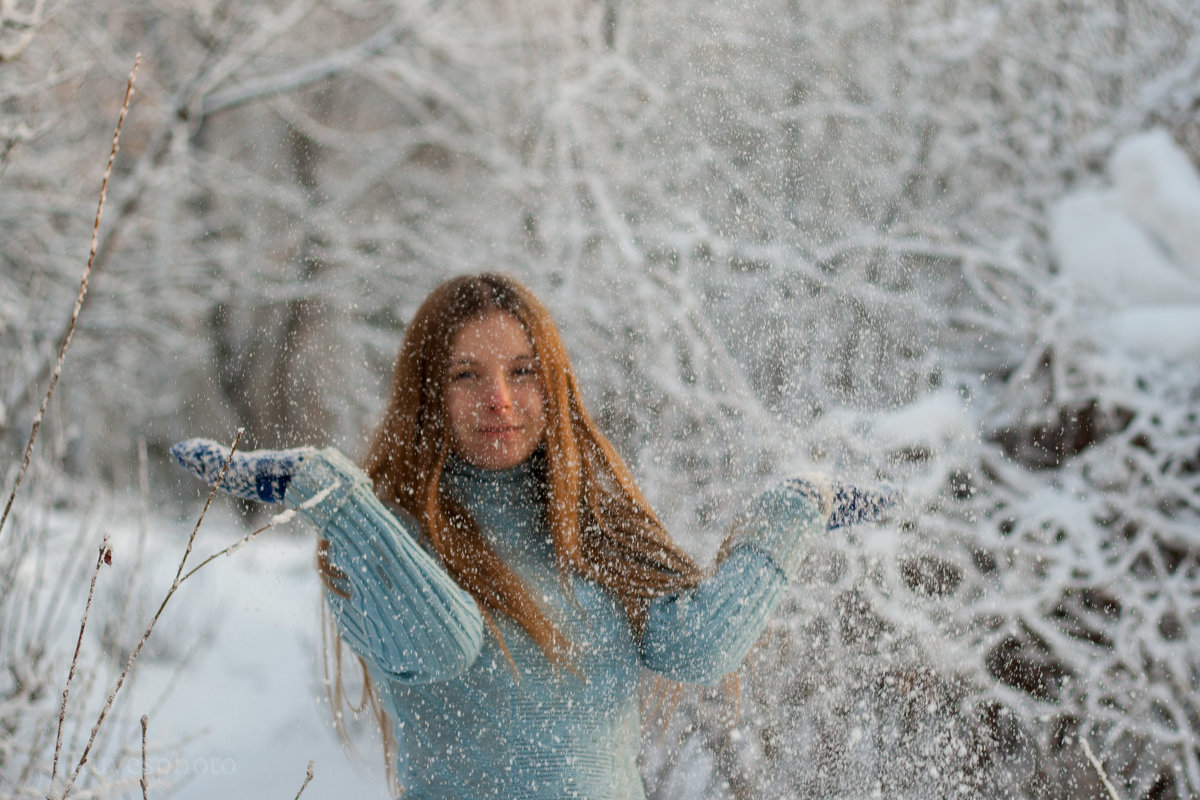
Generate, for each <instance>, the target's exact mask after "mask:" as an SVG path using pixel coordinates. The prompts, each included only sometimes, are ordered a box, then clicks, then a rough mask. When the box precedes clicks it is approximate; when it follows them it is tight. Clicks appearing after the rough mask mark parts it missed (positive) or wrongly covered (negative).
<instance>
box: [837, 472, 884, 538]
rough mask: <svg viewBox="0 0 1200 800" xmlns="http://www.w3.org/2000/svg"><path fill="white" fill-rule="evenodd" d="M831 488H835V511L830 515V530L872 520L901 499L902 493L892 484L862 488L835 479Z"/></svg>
mask: <svg viewBox="0 0 1200 800" xmlns="http://www.w3.org/2000/svg"><path fill="white" fill-rule="evenodd" d="M830 488H832V489H833V511H832V513H830V515H829V530H833V529H835V528H845V527H848V526H850V525H857V524H858V523H860V522H872V521H874V520H876V519H878V518H879V517H880V516H882V514H883V512H884V511H885V510H886V509H888V508H891V507H892V506H894V505H896V502H897V501H898V500H899V499H900V493H899V492H897V491H896V490H895V489H893V488H892V487H890V486H879V487H875V488H871V489H860V488H859V487H857V486H851V485H850V484H848V483H839V482H837V481H834V482H833V483H832V486H831V487H830Z"/></svg>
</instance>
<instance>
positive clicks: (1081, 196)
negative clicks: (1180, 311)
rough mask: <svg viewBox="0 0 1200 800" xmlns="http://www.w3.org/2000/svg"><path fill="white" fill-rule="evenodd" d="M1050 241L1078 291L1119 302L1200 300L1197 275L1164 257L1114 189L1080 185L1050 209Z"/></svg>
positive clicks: (1122, 304)
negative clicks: (1077, 189)
mask: <svg viewBox="0 0 1200 800" xmlns="http://www.w3.org/2000/svg"><path fill="white" fill-rule="evenodd" d="M1050 246H1051V248H1052V249H1053V250H1054V253H1055V255H1056V256H1057V260H1058V265H1059V269H1060V270H1061V272H1062V275H1063V276H1064V277H1065V278H1067V279H1068V280H1070V281H1071V282H1072V283H1073V284H1074V285H1075V286H1076V288H1077V289H1078V290H1079V291H1080V293H1081V294H1082V295H1084V296H1086V297H1090V298H1091V299H1094V300H1099V301H1101V302H1102V303H1105V304H1109V305H1111V306H1114V307H1117V308H1128V307H1130V306H1137V305H1144V304H1159V303H1176V302H1182V303H1195V302H1200V281H1198V280H1195V279H1193V278H1192V277H1191V276H1189V275H1187V274H1185V273H1184V272H1183V271H1182V270H1180V269H1179V268H1178V267H1176V266H1175V265H1174V264H1172V263H1171V261H1170V260H1169V259H1168V258H1167V255H1166V253H1165V252H1164V251H1163V249H1162V247H1160V246H1159V245H1158V244H1156V243H1155V241H1154V240H1153V239H1152V238H1151V237H1150V234H1149V233H1147V232H1146V230H1145V229H1144V228H1142V227H1141V226H1140V225H1138V224H1137V223H1136V222H1135V221H1134V220H1133V219H1131V218H1130V216H1129V214H1128V213H1127V212H1126V211H1125V207H1124V203H1123V201H1122V199H1121V197H1120V195H1119V194H1118V193H1117V192H1115V191H1113V190H1100V191H1095V190H1082V191H1079V192H1076V193H1074V194H1071V195H1068V196H1067V197H1065V198H1063V199H1062V200H1061V201H1060V202H1059V203H1058V205H1057V206H1056V207H1055V208H1054V210H1053V211H1052V212H1051V217H1050Z"/></svg>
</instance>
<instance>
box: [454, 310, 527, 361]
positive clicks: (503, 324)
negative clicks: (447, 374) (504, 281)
mask: <svg viewBox="0 0 1200 800" xmlns="http://www.w3.org/2000/svg"><path fill="white" fill-rule="evenodd" d="M533 355H534V348H533V342H532V341H531V340H530V336H529V333H528V331H526V330H525V326H524V325H522V324H521V322H520V320H518V319H517V318H516V317H514V316H513V315H512V314H509V313H508V312H506V311H493V312H490V313H488V314H485V315H484V316H482V317H478V318H476V319H473V320H470V321H468V322H467V323H466V324H464V325H463V326H462V327H461V328H459V330H458V332H457V333H456V334H455V335H454V338H453V339H452V340H451V343H450V359H451V360H452V361H463V360H479V359H483V358H501V359H517V358H532V357H533Z"/></svg>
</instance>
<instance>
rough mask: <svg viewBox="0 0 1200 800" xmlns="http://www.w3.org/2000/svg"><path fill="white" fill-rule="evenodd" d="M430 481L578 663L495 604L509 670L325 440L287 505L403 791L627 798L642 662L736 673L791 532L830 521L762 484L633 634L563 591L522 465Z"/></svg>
mask: <svg viewBox="0 0 1200 800" xmlns="http://www.w3.org/2000/svg"><path fill="white" fill-rule="evenodd" d="M444 481H445V482H446V485H447V488H448V489H449V491H450V492H451V493H452V496H453V497H454V498H455V499H456V500H458V501H459V502H461V503H462V504H463V505H464V506H465V507H466V508H467V509H468V510H469V511H470V512H471V514H472V515H473V516H474V518H475V520H476V522H477V523H478V524H479V526H480V529H481V530H482V531H483V533H484V534H485V535H486V536H487V537H488V539H489V541H490V542H491V543H492V545H493V546H494V547H495V548H496V550H497V552H498V554H499V555H500V556H501V557H502V558H503V559H505V561H506V562H507V563H508V564H510V565H511V566H512V567H513V568H514V569H515V570H516V571H517V573H518V574H519V575H520V576H521V577H522V578H523V579H524V580H525V581H526V582H527V584H528V585H529V586H530V587H531V588H532V589H533V590H534V591H535V592H536V593H538V594H540V595H541V597H542V599H543V601H544V603H545V605H546V607H547V608H548V609H549V610H550V613H551V616H552V619H553V620H554V621H555V622H557V623H558V624H559V625H560V626H561V628H562V629H563V630H564V632H565V633H566V634H567V635H568V636H569V637H570V640H571V641H572V643H573V644H574V646H575V656H574V659H575V660H574V664H575V667H576V671H570V670H567V669H563V668H561V667H560V668H555V667H553V666H551V664H550V663H549V662H548V660H547V659H546V658H545V656H544V655H543V654H542V651H541V650H540V649H539V648H538V647H537V645H536V644H534V642H533V641H532V639H530V638H529V637H528V635H526V633H525V632H524V630H523V629H522V628H520V627H519V626H518V625H516V624H515V623H514V622H512V621H511V620H509V619H508V618H506V617H503V615H496V620H495V621H496V623H497V625H498V626H499V628H500V630H501V631H502V633H503V635H504V640H505V643H506V645H507V647H508V651H509V653H510V654H511V656H512V659H513V661H515V663H516V667H517V669H516V672H515V673H514V671H513V669H512V666H511V665H510V663H509V662H508V660H507V659H506V658H505V656H504V654H503V652H502V651H501V649H500V645H499V642H498V641H497V640H496V638H495V636H494V635H492V633H491V632H490V630H489V629H488V628H487V627H486V626H485V625H484V623H483V620H482V618H481V616H480V613H479V610H478V608H477V606H476V604H475V602H474V600H473V599H472V598H471V596H470V595H469V594H467V592H465V591H464V590H462V589H461V588H459V586H458V585H457V584H456V583H455V582H454V581H453V580H452V579H451V578H450V577H449V576H448V575H447V574H446V572H445V571H444V570H443V569H442V568H441V566H440V565H439V563H438V561H437V559H436V558H435V557H433V556H431V555H430V554H429V553H427V552H426V551H425V550H424V549H422V547H421V546H420V544H418V542H417V540H416V538H414V536H412V535H411V534H410V530H411V528H412V526H411V524H410V525H406V524H405V523H402V522H401V521H400V520H399V519H397V517H396V516H394V515H393V514H392V513H390V512H389V511H388V510H387V509H386V508H385V507H384V506H383V505H382V504H381V503H380V502H379V500H378V499H377V498H376V497H375V494H374V493H373V491H372V489H371V486H370V483H369V482H368V480H367V479H366V477H365V476H364V475H363V473H362V472H360V471H359V470H358V469H357V468H356V467H355V466H354V465H353V464H352V463H350V462H349V461H348V460H347V459H346V458H345V457H344V456H342V455H341V454H340V453H338V452H337V451H334V450H325V451H322V452H321V453H319V454H317V455H315V456H313V457H311V458H309V459H307V460H306V461H305V462H304V464H303V465H302V466H301V468H300V469H299V471H298V472H297V473H296V475H295V477H294V478H293V480H292V483H291V485H290V486H289V487H288V489H287V494H286V498H285V499H286V501H287V502H288V504H289V505H293V506H296V505H299V504H301V503H304V502H305V501H309V502H310V505H309V506H308V507H307V508H305V509H304V513H305V514H307V516H308V517H309V518H310V519H311V521H312V522H313V523H314V524H315V525H316V527H317V528H318V529H319V531H320V534H321V536H322V537H324V538H325V539H327V540H328V541H329V560H330V562H331V563H332V564H333V566H335V567H337V568H338V569H340V570H341V571H342V572H344V573H345V574H346V582H345V585H344V586H342V587H340V588H344V589H346V590H348V595H349V596H348V597H345V598H344V597H340V596H338V595H337V594H334V593H327V600H328V602H329V605H330V608H331V609H332V612H333V614H334V617H335V618H336V620H337V622H338V625H339V626H340V630H341V633H342V637H343V639H344V640H345V641H346V642H347V643H348V644H349V645H350V646H351V647H352V648H353V649H354V650H355V651H356V652H358V653H359V654H360V655H362V656H363V658H364V659H365V660H366V662H367V664H368V665H369V668H370V670H371V675H372V678H373V679H374V680H375V683H376V685H377V686H378V687H379V689H380V693H381V699H382V700H383V702H384V703H385V705H386V709H387V711H388V712H389V714H390V715H391V716H392V718H393V720H395V733H396V738H397V741H398V743H399V757H398V764H397V768H398V769H397V772H398V775H399V777H400V780H401V783H402V785H403V786H404V787H405V789H406V791H405V794H404V797H405V798H406V799H408V800H425V798H455V799H456V800H491V799H492V798H495V799H497V800H500V799H503V800H535V799H538V800H540V799H541V798H546V800H550V799H551V798H553V799H554V800H561V799H562V798H586V799H587V800H617V799H618V798H620V800H638V799H640V798H643V797H644V791H643V787H642V782H641V777H640V775H639V772H638V768H637V764H636V756H637V750H638V744H639V740H640V720H639V715H638V698H637V689H638V681H639V676H640V674H641V672H642V670H643V669H650V670H653V671H654V672H657V673H660V674H662V675H665V676H667V677H669V678H673V679H675V680H680V681H696V682H705V683H711V682H714V681H716V680H718V679H720V678H721V677H722V676H723V675H725V674H726V673H729V672H731V671H733V670H734V669H736V668H737V666H738V664H739V663H740V662H741V660H742V658H743V657H744V656H745V654H746V652H747V651H748V650H749V649H750V647H751V645H752V644H753V643H754V641H755V640H756V639H757V638H758V636H759V634H760V633H761V632H762V630H763V627H764V626H765V624H766V622H767V619H768V617H769V616H770V614H771V612H772V611H773V610H774V609H775V607H776V606H777V605H778V603H779V601H780V599H781V598H782V595H783V590H784V588H785V587H786V585H787V582H788V580H789V578H790V577H791V576H792V574H793V573H794V571H795V569H796V568H797V566H798V560H799V558H800V555H801V553H802V547H803V542H804V540H805V539H807V538H808V537H809V536H812V535H815V534H818V533H820V532H822V531H824V530H825V529H826V525H827V521H828V504H827V503H822V502H821V500H820V498H819V496H818V494H817V492H815V491H813V490H812V487H811V486H810V485H808V484H804V483H799V484H797V483H794V482H793V483H790V484H784V485H781V486H779V487H777V488H776V489H774V490H772V491H771V492H768V493H767V494H765V495H763V496H762V497H760V498H759V499H758V500H757V501H756V503H755V504H754V507H753V511H752V513H751V514H750V515H749V517H748V519H747V520H746V521H745V523H744V524H743V526H742V528H741V532H740V534H739V539H738V543H737V544H736V545H735V546H734V548H733V550H732V551H731V553H730V554H729V555H728V557H726V558H725V559H724V560H723V561H722V562H721V563H720V564H719V565H718V566H717V568H716V570H715V571H714V572H713V574H712V575H711V576H709V577H708V578H706V579H705V580H704V581H702V582H701V583H700V585H698V586H696V587H695V588H693V589H690V590H688V591H685V592H682V593H679V594H676V595H670V596H664V597H661V598H658V599H657V600H655V601H653V602H652V603H651V605H650V608H649V612H648V614H647V619H646V626H645V631H644V632H643V634H642V636H641V637H640V639H639V637H637V636H636V635H635V633H634V631H633V629H632V627H631V626H630V623H629V620H628V618H627V616H626V614H625V612H624V610H623V609H622V607H621V605H620V604H619V603H618V602H617V601H616V599H615V598H614V597H613V596H611V595H610V594H609V593H608V592H607V591H605V590H604V589H602V588H600V587H599V586H597V585H596V584H594V583H592V582H590V581H588V580H586V579H583V578H580V577H574V578H572V580H571V586H570V588H571V593H573V597H572V596H569V595H568V593H565V592H564V591H563V589H562V587H561V586H560V583H559V579H558V575H557V572H556V569H555V560H554V553H553V549H552V545H551V542H550V538H549V531H548V529H547V526H546V524H545V521H544V514H543V513H542V510H543V504H544V501H543V496H542V490H541V488H540V486H539V484H538V481H537V480H536V479H535V477H534V470H533V469H532V468H531V467H530V466H529V465H528V464H526V465H523V466H520V467H516V468H514V469H512V470H505V471H499V472H489V471H485V470H480V469H476V468H474V467H470V466H468V465H466V464H464V463H462V462H458V461H454V462H453V463H452V464H451V465H450V466H449V467H448V468H447V471H446V474H445V477H444ZM313 498H316V500H315V502H314V501H313ZM822 506H825V508H822Z"/></svg>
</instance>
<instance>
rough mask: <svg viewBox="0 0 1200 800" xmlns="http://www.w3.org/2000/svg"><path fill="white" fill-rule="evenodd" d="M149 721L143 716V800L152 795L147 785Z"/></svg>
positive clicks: (147, 799)
mask: <svg viewBox="0 0 1200 800" xmlns="http://www.w3.org/2000/svg"><path fill="white" fill-rule="evenodd" d="M149 721H150V720H149V719H148V718H147V717H146V715H145V714H142V800H149V798H150V794H149V791H148V788H147V787H148V784H147V783H146V725H147V724H148V723H149Z"/></svg>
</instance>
